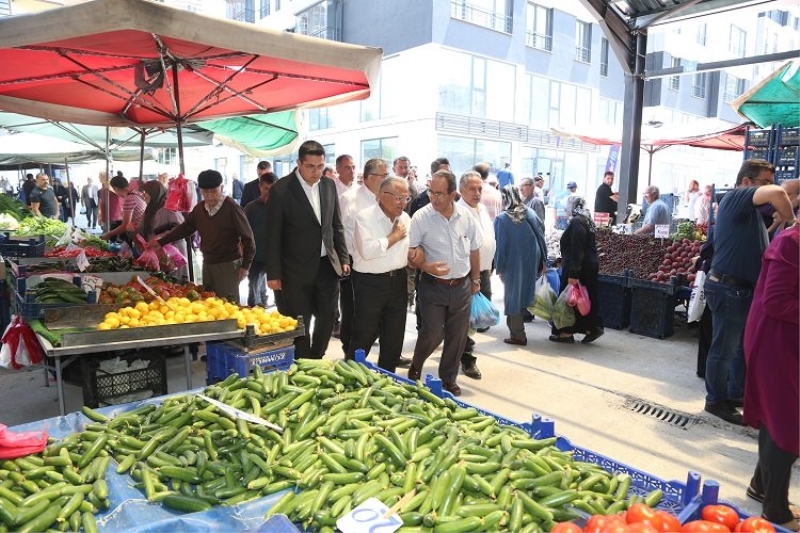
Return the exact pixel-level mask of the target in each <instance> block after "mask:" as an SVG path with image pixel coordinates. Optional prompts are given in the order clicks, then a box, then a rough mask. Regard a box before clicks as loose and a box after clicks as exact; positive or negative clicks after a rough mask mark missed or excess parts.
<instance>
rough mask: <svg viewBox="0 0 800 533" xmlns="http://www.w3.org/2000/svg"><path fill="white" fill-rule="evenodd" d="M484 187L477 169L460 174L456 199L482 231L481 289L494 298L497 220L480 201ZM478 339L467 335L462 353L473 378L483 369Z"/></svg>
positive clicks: (466, 370)
mask: <svg viewBox="0 0 800 533" xmlns="http://www.w3.org/2000/svg"><path fill="white" fill-rule="evenodd" d="M482 191H483V180H482V179H481V175H480V174H479V173H477V172H475V171H474V170H470V171H468V172H465V173H464V174H463V175H462V176H461V180H460V182H459V185H458V192H459V193H461V199H460V200H459V201H458V202H457V205H458V206H459V207H463V208H464V209H465V210H466V211H467V212H469V214H470V215H472V217H473V218H474V219H475V222H476V225H477V227H478V232H479V233H480V235H481V247H480V252H481V261H480V268H481V275H480V280H481V293H483V295H484V296H486V297H487V298H488V299H489V301H490V302H491V301H492V284H491V278H492V260H493V259H494V251H495V248H496V244H495V240H494V223H493V222H492V218H491V217H490V216H489V212H488V210H487V209H486V206H485V205H484V204H482V203H481V195H482ZM487 329H489V328H482V329H479V330H478V331H479V332H480V333H483V332H484V331H486V330H487ZM474 350H475V341H474V340H473V339H472V338H471V337H469V336H467V343H466V344H465V345H464V353H463V354H462V355H461V370H462V371H463V372H464V375H465V376H467V377H468V378H472V379H481V371H480V370H478V365H477V364H476V359H475V355H474Z"/></svg>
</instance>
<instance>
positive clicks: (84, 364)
mask: <svg viewBox="0 0 800 533" xmlns="http://www.w3.org/2000/svg"><path fill="white" fill-rule="evenodd" d="M113 357H119V358H120V359H122V360H124V361H126V362H127V363H128V364H129V365H130V363H131V362H133V361H135V360H137V359H140V360H144V361H147V363H148V365H147V368H141V369H138V370H129V371H127V372H118V373H116V374H109V373H108V372H105V371H103V370H101V369H100V362H101V361H102V360H103V359H110V358H111V357H110V356H109V357H97V356H84V357H81V358H80V361H81V376H82V386H83V403H84V405H86V406H89V407H99V406H100V405H112V404H115V403H119V402H115V399H117V398H120V397H122V396H126V395H128V394H134V393H137V392H143V391H152V392H153V396H162V395H164V394H166V393H167V362H166V358H165V357H164V354H163V353H161V352H157V351H152V350H149V351H140V352H132V353H126V354H122V355H114V356H113Z"/></svg>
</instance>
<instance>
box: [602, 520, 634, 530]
mask: <svg viewBox="0 0 800 533" xmlns="http://www.w3.org/2000/svg"><path fill="white" fill-rule="evenodd" d="M600 533H628V524H626V523H625V522H621V521H619V520H611V521H609V522H608V523H607V524H606V527H604V528H603V530H602V531H600Z"/></svg>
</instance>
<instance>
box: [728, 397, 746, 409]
mask: <svg viewBox="0 0 800 533" xmlns="http://www.w3.org/2000/svg"><path fill="white" fill-rule="evenodd" d="M728 405H730V406H731V407H733V408H736V407H744V400H742V399H739V400H728Z"/></svg>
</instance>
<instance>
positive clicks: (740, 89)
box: [722, 74, 745, 102]
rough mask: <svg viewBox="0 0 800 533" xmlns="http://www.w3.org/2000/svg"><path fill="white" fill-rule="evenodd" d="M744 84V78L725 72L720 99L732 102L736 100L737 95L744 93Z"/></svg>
mask: <svg viewBox="0 0 800 533" xmlns="http://www.w3.org/2000/svg"><path fill="white" fill-rule="evenodd" d="M744 86H745V80H744V79H743V78H737V77H736V76H731V75H730V74H727V75H726V76H725V92H724V93H722V101H723V102H733V101H734V100H736V99H737V98H738V97H739V96H741V95H742V94H744V91H745V87H744Z"/></svg>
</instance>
